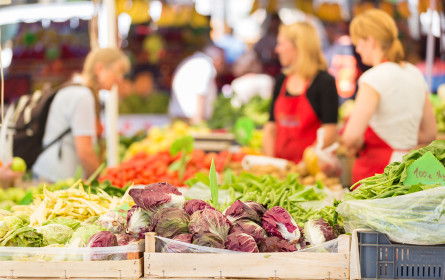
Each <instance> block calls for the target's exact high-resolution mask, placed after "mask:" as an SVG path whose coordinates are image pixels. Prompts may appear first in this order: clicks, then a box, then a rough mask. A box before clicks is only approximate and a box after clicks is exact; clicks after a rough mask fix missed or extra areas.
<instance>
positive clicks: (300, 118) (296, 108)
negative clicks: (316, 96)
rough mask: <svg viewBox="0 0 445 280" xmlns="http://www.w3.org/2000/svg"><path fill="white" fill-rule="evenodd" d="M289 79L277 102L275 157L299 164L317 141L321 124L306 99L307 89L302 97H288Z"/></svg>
mask: <svg viewBox="0 0 445 280" xmlns="http://www.w3.org/2000/svg"><path fill="white" fill-rule="evenodd" d="M287 79H288V78H287V77H286V78H285V80H284V82H283V85H282V86H281V90H280V94H279V95H278V98H277V100H276V101H275V108H274V117H275V123H276V126H277V136H276V139H275V156H276V157H279V158H284V159H287V160H291V161H293V162H296V163H298V162H300V161H301V159H302V157H303V152H304V150H305V149H306V148H307V147H309V146H310V145H312V144H313V143H314V142H315V140H316V139H317V130H318V129H319V128H320V126H321V122H320V120H319V119H318V116H317V114H316V113H315V111H314V109H313V108H312V106H311V104H310V103H309V100H308V99H307V97H306V89H307V87H306V89H305V90H304V91H303V93H302V94H301V95H298V96H286V84H287Z"/></svg>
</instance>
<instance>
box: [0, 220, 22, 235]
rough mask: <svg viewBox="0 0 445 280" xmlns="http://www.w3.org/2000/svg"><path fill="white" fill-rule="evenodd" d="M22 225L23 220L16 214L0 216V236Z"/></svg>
mask: <svg viewBox="0 0 445 280" xmlns="http://www.w3.org/2000/svg"><path fill="white" fill-rule="evenodd" d="M22 226H23V221H22V220H21V219H20V218H19V217H17V216H5V217H2V218H0V238H3V237H4V236H5V235H6V234H7V233H8V232H11V231H14V230H15V229H17V228H20V227H22Z"/></svg>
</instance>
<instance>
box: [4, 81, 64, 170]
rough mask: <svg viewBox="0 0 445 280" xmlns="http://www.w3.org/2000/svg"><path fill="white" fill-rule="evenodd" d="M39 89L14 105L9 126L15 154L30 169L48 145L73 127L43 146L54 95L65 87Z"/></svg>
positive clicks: (59, 138) (55, 141) (24, 96)
mask: <svg viewBox="0 0 445 280" xmlns="http://www.w3.org/2000/svg"><path fill="white" fill-rule="evenodd" d="M70 85H73V84H68V83H67V84H64V85H62V86H60V87H58V88H56V89H46V90H42V91H40V90H38V91H35V92H34V93H32V94H27V95H23V96H22V97H20V98H19V99H18V100H17V101H16V102H15V103H14V104H13V105H11V106H13V109H12V110H13V114H12V118H11V122H10V123H9V126H8V128H9V129H12V130H13V155H14V156H17V157H21V158H23V159H24V160H25V162H26V165H27V166H28V168H29V169H30V168H31V167H32V166H33V165H34V162H35V161H36V160H37V157H38V156H39V155H40V154H41V153H42V152H43V151H44V150H46V149H47V148H48V147H50V146H51V145H53V144H55V143H57V142H58V141H59V140H61V139H62V138H63V137H64V136H65V135H67V134H68V133H70V131H71V128H68V129H66V130H65V131H64V132H62V133H61V134H60V135H59V136H58V137H56V138H55V139H53V140H52V141H51V142H50V143H49V144H48V145H46V146H43V136H44V134H45V127H46V121H47V119H48V114H49V109H50V107H51V103H52V101H53V100H54V97H55V96H56V94H57V93H58V92H59V90H61V89H62V88H64V87H67V86H70Z"/></svg>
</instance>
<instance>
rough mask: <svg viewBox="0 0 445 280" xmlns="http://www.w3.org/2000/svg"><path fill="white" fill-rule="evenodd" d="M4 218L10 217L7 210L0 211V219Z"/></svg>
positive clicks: (10, 214)
mask: <svg viewBox="0 0 445 280" xmlns="http://www.w3.org/2000/svg"><path fill="white" fill-rule="evenodd" d="M6 216H12V213H11V212H9V211H8V210H3V209H0V218H3V217H6Z"/></svg>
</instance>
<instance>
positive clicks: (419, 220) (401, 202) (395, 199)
mask: <svg viewBox="0 0 445 280" xmlns="http://www.w3.org/2000/svg"><path fill="white" fill-rule="evenodd" d="M427 153H428V154H427ZM424 155H426V158H427V159H428V160H427V162H430V163H431V162H433V163H434V164H436V166H437V168H440V167H441V166H440V164H442V165H443V164H444V163H445V141H443V140H436V141H433V142H432V143H431V144H430V145H428V146H426V147H424V148H421V149H418V150H411V151H410V152H409V153H407V154H406V155H405V156H404V157H403V159H402V161H401V162H394V163H391V164H389V165H388V166H387V167H386V168H385V170H384V172H383V173H382V174H377V175H375V176H372V177H369V178H366V179H363V180H361V181H359V182H358V183H357V189H356V190H354V191H353V192H352V193H350V194H347V195H345V198H344V200H343V201H342V202H341V203H340V204H338V206H337V208H336V210H337V212H338V214H339V215H341V216H342V218H343V220H344V226H345V229H346V230H347V231H348V232H351V231H352V230H354V229H357V228H372V229H374V230H376V231H379V232H382V233H385V234H387V236H388V237H389V239H391V240H392V241H394V242H400V243H406V244H418V245H435V244H445V237H444V235H443V232H444V231H445V216H444V214H445V211H444V210H443V209H444V204H445V187H443V186H442V185H443V182H442V183H440V182H441V181H442V178H440V180H438V181H437V182H438V183H437V184H430V185H428V184H422V183H419V181H413V180H412V178H413V177H411V180H410V179H409V178H410V176H413V173H411V174H410V175H409V174H408V173H409V172H408V170H409V169H410V167H411V165H412V164H414V162H415V161H417V160H418V159H420V158H421V157H423V156H424ZM434 158H435V159H434ZM436 159H437V161H436ZM438 162H440V164H438ZM416 164H417V167H418V168H420V167H419V165H420V166H421V164H426V165H428V163H425V158H424V159H423V161H419V162H416ZM432 170H434V168H432ZM438 172H439V173H440V171H438ZM435 175H436V174H435ZM427 182H434V181H427ZM405 183H406V184H407V185H405ZM353 187H354V186H353Z"/></svg>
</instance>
